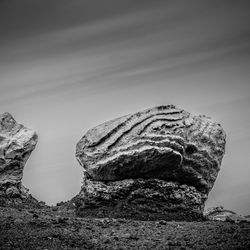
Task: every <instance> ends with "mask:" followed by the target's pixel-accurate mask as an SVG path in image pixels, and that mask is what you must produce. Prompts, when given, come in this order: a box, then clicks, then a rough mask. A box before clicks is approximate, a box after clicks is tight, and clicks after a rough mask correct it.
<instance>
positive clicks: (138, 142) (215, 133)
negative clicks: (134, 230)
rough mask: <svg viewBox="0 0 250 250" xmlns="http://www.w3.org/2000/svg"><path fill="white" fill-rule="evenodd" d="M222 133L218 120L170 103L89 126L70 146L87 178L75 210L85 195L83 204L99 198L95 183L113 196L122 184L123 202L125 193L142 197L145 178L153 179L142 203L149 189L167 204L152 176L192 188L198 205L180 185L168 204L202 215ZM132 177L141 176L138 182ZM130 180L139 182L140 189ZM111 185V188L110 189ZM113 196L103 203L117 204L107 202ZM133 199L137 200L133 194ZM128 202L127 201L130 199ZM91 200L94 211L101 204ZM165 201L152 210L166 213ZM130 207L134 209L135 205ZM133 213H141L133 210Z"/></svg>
mask: <svg viewBox="0 0 250 250" xmlns="http://www.w3.org/2000/svg"><path fill="white" fill-rule="evenodd" d="M225 137H226V136H225V132H224V131H223V129H222V127H221V126H220V124H218V123H216V122H214V121H212V120H211V119H210V118H208V117H206V116H202V115H198V116H196V115H191V114H190V113H188V112H186V111H184V110H182V109H178V108H176V107H175V106H173V105H168V106H159V107H156V108H152V109H147V110H145V111H142V112H138V113H135V114H133V115H127V116H123V117H120V118H117V119H114V120H112V121H109V122H105V123H103V124H101V125H99V126H97V127H95V128H93V129H91V130H89V131H88V132H87V133H86V134H85V135H84V136H83V137H82V139H81V140H80V141H79V142H78V143H77V147H76V157H77V159H78V161H79V163H80V164H81V165H82V166H83V168H84V170H85V176H86V178H87V179H88V181H87V182H85V185H86V183H87V185H88V186H89V187H91V188H85V185H83V187H82V190H81V192H80V195H79V197H81V198H80V200H82V201H83V202H79V203H78V208H79V209H78V212H79V211H80V210H81V212H80V213H81V214H83V212H82V211H84V209H85V208H84V205H79V204H83V203H84V204H85V203H86V200H87V203H88V202H89V201H90V200H91V198H90V197H92V199H93V201H94V203H96V200H98V199H100V197H99V193H98V192H96V190H98V188H97V187H100V188H103V189H104V190H109V192H111V193H113V194H114V195H115V193H116V191H117V190H118V189H119V188H120V186H122V188H121V190H123V191H122V193H123V196H122V198H121V200H123V201H124V200H126V203H128V201H127V200H128V199H130V198H131V193H133V192H137V193H140V192H141V193H140V195H142V196H143V195H144V194H142V192H144V191H145V190H146V189H147V185H148V183H149V182H148V181H147V179H155V181H154V182H152V185H151V191H149V193H148V194H149V195H148V196H147V197H146V196H144V198H143V203H144V202H146V200H150V199H151V198H150V197H151V196H152V197H153V190H154V191H155V190H157V191H159V193H160V194H161V195H159V194H157V195H158V196H159V197H158V198H157V199H156V200H158V201H159V199H160V196H161V197H164V198H162V203H161V204H167V202H166V201H167V200H168V201H170V200H171V199H172V198H170V197H169V193H168V192H166V190H165V189H161V185H158V184H159V182H158V180H161V183H164V182H165V184H166V185H169V186H174V187H175V188H174V189H173V190H175V189H178V188H177V187H181V186H185V185H186V187H188V188H190V187H192V188H194V189H195V192H194V193H195V195H194V196H196V198H195V199H196V200H197V201H199V202H200V203H199V204H198V203H197V204H196V205H194V204H195V202H194V203H193V204H192V202H190V200H189V198H190V197H188V193H189V191H188V189H185V190H184V191H183V192H180V193H181V194H182V195H180V196H181V198H180V199H179V201H181V200H182V201H181V202H180V204H181V205H180V206H179V205H176V206H175V205H173V204H177V203H178V202H176V200H175V199H173V200H172V205H173V208H174V209H176V210H178V209H179V211H182V213H183V214H186V216H187V217H188V214H193V213H197V214H202V211H203V208H204V201H205V200H206V198H207V194H208V193H209V191H210V190H211V188H212V187H213V184H214V182H215V180H216V177H217V174H218V172H219V170H220V165H221V161H222V158H223V155H224V152H225ZM130 179H132V181H133V182H134V184H133V185H129V189H130V190H129V192H128V193H126V191H125V190H126V187H125V186H126V183H130ZM137 179H143V180H142V181H141V182H138V181H136V180H137ZM124 180H126V181H124ZM97 181H98V182H97ZM119 181H120V182H119ZM102 183H103V185H102ZM135 183H137V184H138V183H140V184H142V183H143V185H142V186H143V188H141V187H140V185H139V186H138V185H137V184H135ZM153 183H154V184H153ZM111 186H112V187H113V186H115V188H113V189H112V188H110V187H111ZM136 190H137V191H136ZM138 190H140V191H138ZM150 192H152V194H150ZM172 192H174V191H172ZM125 193H126V194H125ZM132 196H133V195H132ZM128 197H129V198H128ZM133 197H134V196H133ZM201 197H202V198H201ZM190 199H191V200H192V198H190ZM132 200H133V199H132ZM151 200H152V199H151ZM113 201H114V198H112V199H111V200H110V201H105V204H108V205H107V206H109V205H111V204H112V206H113V207H114V206H116V207H117V206H118V207H119V206H120V204H121V203H122V201H119V202H118V204H116V203H112V202H113ZM133 201H134V203H138V202H137V198H136V199H134V200H133ZM129 202H130V203H131V200H130V201H129ZM90 203H91V202H90ZM132 203H133V202H132ZM146 203H147V202H146ZM170 203H171V202H170ZM97 204H98V207H99V208H98V209H99V210H100V207H103V203H102V202H97ZM100 204H102V205H100ZM138 204H139V203H138ZM187 204H189V205H187ZM152 206H153V205H152ZM167 206H168V205H166V206H164V205H162V206H160V207H161V208H160V209H162V210H161V211H157V212H156V213H155V215H156V214H159V215H160V214H165V217H166V218H167V217H168V216H167V215H166V213H165V208H166V207H167ZM90 207H91V206H90ZM137 207H138V206H137ZM142 207H143V206H142ZM180 207H181V208H180ZM80 208H81V209H80ZM133 208H135V210H136V209H137V208H136V206H133ZM88 209H89V208H88ZM174 209H173V210H174ZM142 210H143V209H142ZM85 211H87V210H86V209H85ZM89 211H90V210H89ZM145 211H146V209H145ZM184 211H185V212H184ZM139 213H142V212H141V211H140V212H139V210H138V214H139ZM172 214H173V213H172ZM156 217H157V216H156ZM160 217H162V216H160ZM163 217H164V216H163ZM177 217H178V216H177Z"/></svg>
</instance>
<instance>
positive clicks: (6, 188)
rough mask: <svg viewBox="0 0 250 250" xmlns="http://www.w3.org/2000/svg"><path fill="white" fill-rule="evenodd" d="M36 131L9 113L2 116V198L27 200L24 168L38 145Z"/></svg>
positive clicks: (0, 166)
mask: <svg viewBox="0 0 250 250" xmlns="http://www.w3.org/2000/svg"><path fill="white" fill-rule="evenodd" d="M37 140H38V136H37V134H36V133H35V131H33V130H31V129H29V128H27V127H25V126H23V125H22V124H18V123H17V122H16V121H15V119H14V118H13V117H12V116H11V114H9V113H7V112H6V113H3V114H0V198H1V200H2V201H3V200H4V199H10V200H11V199H25V198H27V197H28V196H29V194H28V190H27V189H26V188H25V187H24V186H23V185H22V177H23V168H24V165H25V163H26V161H27V160H28V158H29V156H30V154H31V152H32V151H33V150H34V148H35V146H36V144H37Z"/></svg>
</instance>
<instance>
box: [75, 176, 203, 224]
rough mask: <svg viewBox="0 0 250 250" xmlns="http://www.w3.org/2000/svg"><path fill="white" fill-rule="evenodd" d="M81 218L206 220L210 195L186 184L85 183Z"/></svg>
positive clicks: (153, 181) (79, 202) (79, 207)
mask: <svg viewBox="0 0 250 250" xmlns="http://www.w3.org/2000/svg"><path fill="white" fill-rule="evenodd" d="M78 196H79V197H80V199H77V201H76V206H77V215H79V216H85V215H88V216H93V217H113V218H119V217H123V218H133V219H139V220H161V219H164V220H186V221H192V220H194V219H196V220H202V217H203V216H202V213H201V211H202V210H203V209H204V202H205V200H206V199H207V195H206V194H203V193H201V192H199V191H197V190H196V188H194V187H191V186H187V185H185V184H182V185H180V184H179V183H174V182H166V181H163V180H159V179H126V180H122V181H113V182H112V181H110V182H108V183H103V182H101V181H94V180H89V179H85V181H84V184H83V186H82V190H81V191H80V194H79V195H78Z"/></svg>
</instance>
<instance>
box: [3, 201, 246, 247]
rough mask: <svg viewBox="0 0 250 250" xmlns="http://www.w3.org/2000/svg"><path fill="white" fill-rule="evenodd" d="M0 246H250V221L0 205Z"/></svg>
mask: <svg viewBox="0 0 250 250" xmlns="http://www.w3.org/2000/svg"><path fill="white" fill-rule="evenodd" d="M0 215H1V216H0V249H3V250H7V249H43V250H45V249H53V250H54V249H250V223H246V222H242V223H239V224H235V223H230V222H212V221H203V222H174V221H171V222H167V221H162V220H161V221H136V220H126V219H108V218H105V219H97V218H78V217H76V216H75V214H74V210H73V209H72V210H70V209H66V208H63V207H60V206H58V207H47V208H42V209H38V208H33V209H27V208H19V209H18V208H8V207H0Z"/></svg>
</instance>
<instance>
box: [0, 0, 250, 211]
mask: <svg viewBox="0 0 250 250" xmlns="http://www.w3.org/2000/svg"><path fill="white" fill-rule="evenodd" d="M249 23H250V8H249V4H248V1H240V0H239V1H230V0H227V1H202V0H197V1H166V0H164V1H159V0H158V1H157V0H156V1H146V0H144V1H142V0H131V1H130V0H126V1H124V0H106V1H97V0H91V1H90V0H89V1H87V0H82V1H80V0H73V1H69V0H60V1H59V0H58V1H55V0H47V1H46V0H43V1H41V0H40V1H38V0H29V1H28V0H22V1H18V0H16V1H14V0H0V113H2V112H4V111H8V112H10V113H11V114H12V115H13V116H14V117H15V118H16V120H17V121H18V122H20V123H23V124H24V125H26V126H28V127H30V128H33V129H35V130H36V131H37V133H38V135H39V141H38V145H37V147H36V149H35V151H34V152H33V153H32V155H31V157H30V159H29V161H28V162H27V164H26V167H25V170H24V179H23V182H24V184H25V185H26V186H27V187H28V188H29V189H30V192H31V193H32V194H33V195H34V196H35V197H36V198H38V199H40V200H44V201H46V202H47V203H48V204H55V203H56V202H59V201H61V200H67V199H70V198H71V197H72V196H74V195H75V194H77V193H78V192H79V190H80V185H81V179H82V169H81V166H80V165H79V164H78V163H77V161H76V159H75V156H74V155H75V145H76V143H77V141H78V140H79V139H80V138H81V137H82V136H83V134H84V133H85V132H86V131H87V130H88V129H89V128H91V127H93V126H95V125H98V124H99V123H102V122H104V121H107V120H110V119H113V118H116V117H119V116H121V115H126V114H129V113H134V112H137V111H140V110H143V109H145V108H149V107H153V106H156V105H159V104H175V105H177V106H178V107H180V108H183V109H185V110H187V111H189V112H191V113H196V114H206V115H208V116H211V117H213V118H214V119H215V120H216V121H218V122H220V123H221V124H222V126H223V128H224V129H225V131H226V133H227V146H226V155H225V157H224V160H223V163H222V169H221V172H220V173H219V176H218V178H217V181H216V183H215V186H214V188H213V190H212V191H211V193H210V195H209V199H208V202H207V205H208V206H214V205H223V206H225V207H226V208H228V209H232V210H234V211H236V212H239V213H242V214H250V199H249V198H250V182H249V176H250V166H249V161H250V153H249V144H250V134H249V127H250V82H249V79H250V53H249V52H250V28H249Z"/></svg>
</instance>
